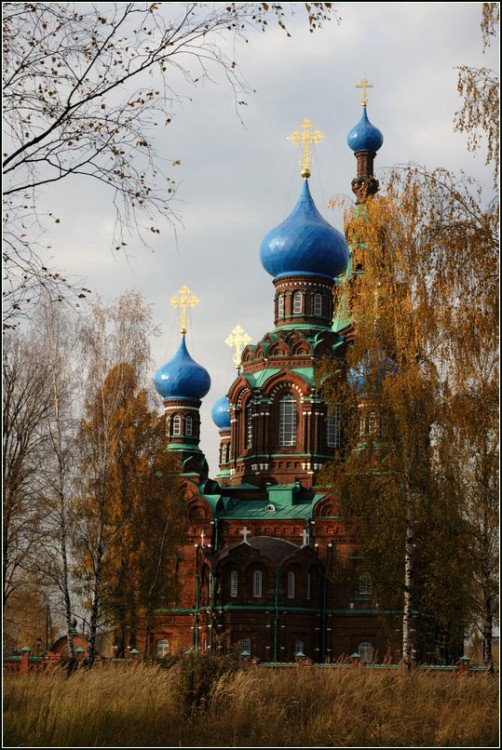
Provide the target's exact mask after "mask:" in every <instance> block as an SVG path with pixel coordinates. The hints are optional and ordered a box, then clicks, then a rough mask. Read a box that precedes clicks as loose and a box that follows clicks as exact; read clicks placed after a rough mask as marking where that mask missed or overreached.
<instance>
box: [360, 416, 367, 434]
mask: <svg viewBox="0 0 502 750" xmlns="http://www.w3.org/2000/svg"><path fill="white" fill-rule="evenodd" d="M359 434H360V435H365V434H366V417H365V416H364V414H361V416H360V417H359Z"/></svg>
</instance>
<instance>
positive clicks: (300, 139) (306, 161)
mask: <svg viewBox="0 0 502 750" xmlns="http://www.w3.org/2000/svg"><path fill="white" fill-rule="evenodd" d="M313 129H314V123H313V122H312V120H309V119H308V117H307V118H306V119H305V120H304V121H303V122H302V124H301V125H300V130H301V131H302V132H298V130H295V132H294V133H292V134H291V135H288V137H287V139H288V141H291V143H293V144H294V145H295V146H298V145H299V144H300V143H301V144H302V145H303V150H302V158H301V159H300V164H301V167H302V177H304V178H305V179H306V178H307V177H310V167H311V166H312V148H311V144H312V143H319V141H322V139H323V138H324V133H321V131H320V130H315V131H314V132H312V131H313Z"/></svg>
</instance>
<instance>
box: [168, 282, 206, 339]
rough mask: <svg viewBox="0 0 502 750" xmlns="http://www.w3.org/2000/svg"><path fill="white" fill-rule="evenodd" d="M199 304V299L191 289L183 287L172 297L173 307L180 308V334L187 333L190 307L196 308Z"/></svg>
mask: <svg viewBox="0 0 502 750" xmlns="http://www.w3.org/2000/svg"><path fill="white" fill-rule="evenodd" d="M198 304H199V298H198V297H196V296H195V294H192V291H191V289H189V288H188V287H187V286H182V287H181V289H179V290H178V294H175V295H174V296H173V297H171V305H172V306H173V307H178V308H179V319H180V332H181V333H186V332H187V323H188V310H189V308H190V307H195V305H198Z"/></svg>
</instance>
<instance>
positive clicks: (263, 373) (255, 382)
mask: <svg viewBox="0 0 502 750" xmlns="http://www.w3.org/2000/svg"><path fill="white" fill-rule="evenodd" d="M283 369H284V367H267V368H265V369H264V370H260V372H253V373H247V372H246V373H244V377H245V378H246V380H247V382H248V383H249V385H250V386H251V388H261V387H262V386H263V384H264V383H266V382H267V380H269V378H271V377H272V376H273V375H276V374H277V373H278V372H281V370H283ZM287 369H288V370H289V371H290V372H294V373H296V374H297V375H299V376H300V377H301V378H303V380H305V382H306V383H307V385H312V383H313V382H314V369H313V367H288V368H287Z"/></svg>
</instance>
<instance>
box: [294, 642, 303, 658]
mask: <svg viewBox="0 0 502 750" xmlns="http://www.w3.org/2000/svg"><path fill="white" fill-rule="evenodd" d="M300 655H303V656H304V655H305V652H304V650H303V641H295V656H300Z"/></svg>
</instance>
